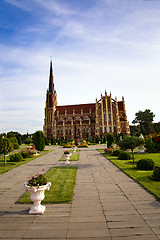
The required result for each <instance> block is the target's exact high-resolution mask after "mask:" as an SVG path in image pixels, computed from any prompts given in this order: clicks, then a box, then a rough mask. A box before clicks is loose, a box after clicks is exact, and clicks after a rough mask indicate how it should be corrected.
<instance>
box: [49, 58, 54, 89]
mask: <svg viewBox="0 0 160 240" xmlns="http://www.w3.org/2000/svg"><path fill="white" fill-rule="evenodd" d="M53 91H54V79H53V68H52V58H51V62H50V75H49V92H53Z"/></svg>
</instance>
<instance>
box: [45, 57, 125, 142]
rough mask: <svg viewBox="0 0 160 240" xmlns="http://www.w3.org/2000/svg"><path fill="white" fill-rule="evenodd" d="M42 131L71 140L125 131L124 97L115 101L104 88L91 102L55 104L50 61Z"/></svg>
mask: <svg viewBox="0 0 160 240" xmlns="http://www.w3.org/2000/svg"><path fill="white" fill-rule="evenodd" d="M43 131H44V135H45V137H47V138H51V136H53V137H54V139H68V140H71V139H72V140H73V139H75V137H76V138H77V139H78V140H80V141H81V140H83V139H86V138H89V139H93V137H95V136H98V137H102V136H105V137H106V136H107V134H108V133H113V134H114V136H116V135H117V134H119V133H121V132H122V133H123V134H124V135H126V134H127V135H129V134H130V128H129V123H128V121H127V115H126V110H125V101H124V97H122V101H117V98H115V99H113V98H112V96H111V93H110V95H109V96H108V95H107V93H106V92H105V95H104V96H102V94H101V98H100V99H99V100H97V99H96V102H95V103H89V104H78V105H64V106H58V104H57V93H56V91H55V88H54V78H53V68H52V61H51V62H50V75H49V89H48V90H47V93H46V106H45V119H44V128H43Z"/></svg>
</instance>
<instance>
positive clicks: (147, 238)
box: [112, 235, 158, 240]
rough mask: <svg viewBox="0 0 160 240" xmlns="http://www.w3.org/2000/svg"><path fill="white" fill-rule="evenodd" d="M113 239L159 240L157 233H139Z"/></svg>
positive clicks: (113, 239)
mask: <svg viewBox="0 0 160 240" xmlns="http://www.w3.org/2000/svg"><path fill="white" fill-rule="evenodd" d="M112 240H158V238H157V237H156V236H155V235H138V236H129V237H113V238H112Z"/></svg>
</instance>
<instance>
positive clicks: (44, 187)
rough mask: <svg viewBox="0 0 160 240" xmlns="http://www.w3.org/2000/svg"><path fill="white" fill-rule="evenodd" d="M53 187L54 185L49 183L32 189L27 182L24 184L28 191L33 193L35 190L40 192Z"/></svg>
mask: <svg viewBox="0 0 160 240" xmlns="http://www.w3.org/2000/svg"><path fill="white" fill-rule="evenodd" d="M51 185H52V184H51V182H48V183H47V184H46V185H42V186H33V187H30V186H29V185H28V183H27V182H24V186H25V188H26V189H27V190H31V191H32V190H33V191H34V190H36V191H38V190H43V189H46V188H49V187H50V186H51Z"/></svg>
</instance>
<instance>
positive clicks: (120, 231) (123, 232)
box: [110, 227, 153, 237]
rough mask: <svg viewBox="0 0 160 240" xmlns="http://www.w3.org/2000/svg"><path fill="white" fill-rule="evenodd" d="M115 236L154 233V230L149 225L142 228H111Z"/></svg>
mask: <svg viewBox="0 0 160 240" xmlns="http://www.w3.org/2000/svg"><path fill="white" fill-rule="evenodd" d="M110 233H111V236H113V237H116V236H117V237H127V236H136V235H152V234H153V232H152V230H151V229H150V228H149V227H142V228H124V229H110Z"/></svg>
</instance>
